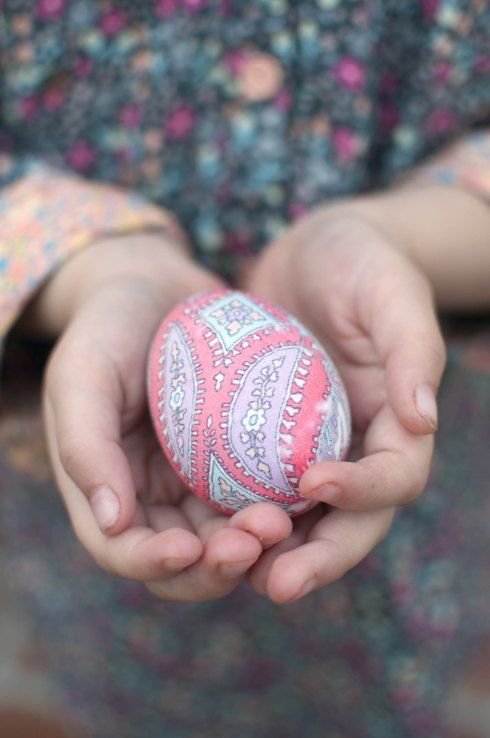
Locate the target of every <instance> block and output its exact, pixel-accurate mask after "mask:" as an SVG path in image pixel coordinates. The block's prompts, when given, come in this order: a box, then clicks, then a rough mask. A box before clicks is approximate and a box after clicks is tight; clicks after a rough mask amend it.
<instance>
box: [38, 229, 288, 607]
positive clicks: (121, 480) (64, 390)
mask: <svg viewBox="0 0 490 738" xmlns="http://www.w3.org/2000/svg"><path fill="white" fill-rule="evenodd" d="M221 286H222V285H221V284H220V283H219V281H218V280H217V279H215V278H214V277H212V276H211V275H209V274H207V273H206V272H205V271H204V270H202V269H200V268H199V267H197V266H196V265H194V264H193V263H192V262H191V261H190V260H189V259H188V258H187V256H186V255H185V254H184V253H183V252H182V251H181V250H180V248H179V247H178V246H177V245H175V244H173V243H167V242H165V241H164V239H163V237H162V236H156V235H154V234H153V235H149V234H142V235H141V236H131V237H125V238H122V237H120V238H117V239H113V240H112V241H110V240H107V241H106V242H105V243H103V244H101V243H99V244H97V245H96V246H94V247H92V248H90V249H87V250H86V251H85V252H83V253H81V254H79V255H78V256H75V257H73V258H72V259H71V260H70V261H69V262H68V263H67V264H66V265H65V266H64V267H62V268H61V269H60V271H59V272H58V273H57V274H56V275H55V276H54V277H53V279H52V280H51V281H50V282H49V284H48V285H47V286H46V287H45V288H44V290H43V291H42V292H41V294H40V296H39V298H38V299H37V300H36V302H35V303H34V306H33V308H32V309H31V310H30V322H31V324H36V322H37V324H38V326H39V324H41V326H42V327H44V328H45V329H47V331H48V332H51V333H55V332H56V331H57V330H60V329H61V330H62V329H63V324H64V322H67V323H68V326H67V327H66V328H65V330H64V332H63V333H62V336H61V338H60V339H59V341H58V343H57V345H56V347H55V349H54V351H53V353H52V356H51V359H50V361H49V364H48V367H47V371H46V376H45V387H44V414H45V423H46V431H47V438H48V445H49V451H50V456H51V460H52V464H53V468H54V472H55V475H56V479H57V482H58V485H59V488H60V490H61V493H62V496H63V499H64V502H65V504H66V507H67V510H68V514H69V516H70V518H71V521H72V524H73V527H74V529H75V532H76V534H77V536H78V538H79V540H80V541H81V543H82V544H83V546H84V547H85V548H86V549H87V551H88V552H89V553H90V554H91V555H92V556H93V557H94V559H95V560H96V561H97V562H98V563H99V564H100V565H101V566H102V567H103V568H104V569H106V570H107V571H109V572H111V573H113V574H116V575H119V576H122V577H126V578H130V579H138V580H143V581H145V582H146V583H147V586H148V587H149V589H150V590H151V591H152V592H154V593H155V594H157V595H158V596H159V597H162V598H168V599H177V600H203V599H212V598H216V597H221V596H223V595H225V594H226V593H227V592H229V591H231V590H232V589H234V588H235V586H236V585H237V584H238V583H239V582H240V581H241V579H242V578H243V576H244V574H245V573H246V572H247V570H248V569H249V567H250V566H251V565H253V564H254V563H255V561H256V560H257V559H258V558H259V556H260V555H261V553H262V551H263V548H266V547H268V546H271V545H273V544H276V543H277V542H279V541H281V540H283V539H285V538H286V537H287V536H288V535H289V533H290V530H291V523H290V521H289V519H288V518H287V516H286V515H285V514H284V513H283V512H282V511H281V510H279V509H277V508H276V507H274V506H272V505H270V504H265V503H264V504H261V505H255V506H254V507H253V508H250V509H247V510H244V511H242V512H240V513H237V514H236V515H234V516H233V517H232V518H227V517H225V516H223V515H220V514H218V513H217V512H215V511H213V510H212V509H211V508H210V507H208V506H206V505H205V504H203V503H202V502H201V501H200V500H199V499H198V498H197V497H196V496H195V495H193V494H192V493H190V492H188V491H186V489H185V488H184V487H183V485H182V484H181V483H179V481H178V479H177V477H176V475H175V474H174V473H173V471H172V470H171V468H170V467H169V466H168V465H167V464H166V462H165V459H164V456H163V453H162V451H161V449H160V446H159V444H158V441H157V439H156V436H155V433H154V432H153V429H152V427H151V424H150V420H149V417H148V414H147V410H146V395H145V380H146V357H147V352H148V348H149V344H150V341H151V339H152V336H153V333H154V331H155V329H156V327H157V325H158V323H159V322H160V320H161V319H162V317H163V316H164V314H165V313H166V312H167V311H168V310H169V309H170V308H171V307H172V306H173V304H175V303H176V302H177V301H178V300H180V299H183V298H184V297H185V296H187V295H189V294H191V293H194V292H199V291H202V290H207V289H216V288H217V287H221Z"/></svg>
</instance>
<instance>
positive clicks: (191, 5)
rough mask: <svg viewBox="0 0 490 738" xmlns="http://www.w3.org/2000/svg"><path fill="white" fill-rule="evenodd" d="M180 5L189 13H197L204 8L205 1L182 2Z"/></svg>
mask: <svg viewBox="0 0 490 738" xmlns="http://www.w3.org/2000/svg"><path fill="white" fill-rule="evenodd" d="M182 5H183V6H184V8H185V9H186V10H188V11H189V12H190V13H198V12H199V11H200V10H202V9H203V8H205V7H206V5H207V0H182Z"/></svg>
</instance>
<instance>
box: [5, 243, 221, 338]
mask: <svg viewBox="0 0 490 738" xmlns="http://www.w3.org/2000/svg"><path fill="white" fill-rule="evenodd" d="M162 278H164V279H165V284H166V285H167V287H166V289H165V294H163V293H162V300H165V301H166V302H169V301H170V302H178V301H179V300H181V299H184V298H185V297H187V296H188V295H189V294H191V293H192V292H194V291H202V290H203V289H205V288H206V285H209V289H213V288H215V279H214V278H213V277H212V275H208V274H207V273H206V272H204V270H203V269H202V268H201V267H199V266H198V265H197V264H196V263H194V262H193V261H192V257H191V255H190V252H189V250H188V249H187V248H186V247H185V246H184V245H183V244H182V243H181V242H179V241H177V240H176V239H172V238H171V237H169V235H168V234H166V233H165V232H164V231H161V232H159V231H155V232H142V233H133V234H126V235H115V236H113V237H110V238H104V239H100V240H98V241H96V242H94V243H93V244H92V245H91V246H88V247H87V248H86V249H84V250H83V251H81V252H80V253H78V254H75V255H74V256H72V257H71V258H70V259H68V260H67V261H66V263H65V264H63V265H62V266H61V268H60V269H58V270H57V271H56V272H54V274H53V275H52V276H51V277H50V279H49V280H48V281H47V282H46V284H45V285H44V286H43V287H42V289H41V290H40V291H39V292H38V294H37V295H36V296H35V297H34V299H33V300H32V302H31V303H30V305H29V306H28V307H27V309H26V310H25V312H24V314H23V316H22V318H21V319H20V321H19V323H18V328H19V329H20V330H22V331H23V332H24V333H29V334H30V335H37V336H43V337H48V338H55V337H56V336H57V335H59V334H60V333H61V332H62V331H63V329H64V328H65V327H66V325H67V324H68V322H69V321H70V320H71V318H72V317H73V315H74V314H75V313H76V312H77V311H78V310H79V309H80V307H81V306H82V305H83V303H84V302H85V301H86V300H88V299H89V298H90V297H91V296H92V295H93V294H95V293H96V292H97V291H99V290H100V289H103V288H104V287H106V286H111V285H117V284H123V283H124V282H125V281H127V280H130V281H131V282H132V283H133V285H134V284H135V283H136V282H138V283H139V285H140V289H141V290H142V291H143V292H145V293H148V294H149V293H150V292H151V293H156V297H157V298H158V292H159V291H160V292H162V288H161V284H162ZM162 309H163V308H162Z"/></svg>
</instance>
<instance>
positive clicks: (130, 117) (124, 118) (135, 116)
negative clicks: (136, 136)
mask: <svg viewBox="0 0 490 738" xmlns="http://www.w3.org/2000/svg"><path fill="white" fill-rule="evenodd" d="M119 120H120V122H121V124H122V125H123V126H124V127H125V128H137V127H138V126H139V124H140V123H141V108H140V107H139V106H138V105H125V106H124V107H123V108H121V110H120V112H119Z"/></svg>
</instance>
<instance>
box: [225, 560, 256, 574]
mask: <svg viewBox="0 0 490 738" xmlns="http://www.w3.org/2000/svg"><path fill="white" fill-rule="evenodd" d="M253 563H254V562H253V561H250V560H249V561H238V562H236V563H235V564H220V565H219V566H218V571H219V573H220V574H222V575H223V576H224V577H239V576H240V575H241V574H245V572H246V571H248V569H249V568H250V567H251V566H252V564H253Z"/></svg>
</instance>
